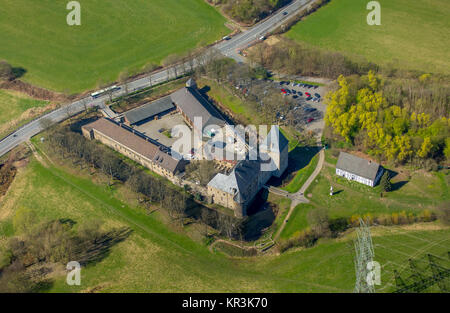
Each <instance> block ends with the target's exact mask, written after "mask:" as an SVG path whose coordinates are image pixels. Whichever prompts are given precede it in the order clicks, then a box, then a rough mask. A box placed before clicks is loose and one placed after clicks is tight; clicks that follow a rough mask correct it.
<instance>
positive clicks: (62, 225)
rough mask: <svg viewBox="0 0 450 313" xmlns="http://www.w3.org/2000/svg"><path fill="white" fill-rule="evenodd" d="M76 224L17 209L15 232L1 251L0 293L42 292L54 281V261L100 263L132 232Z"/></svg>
mask: <svg viewBox="0 0 450 313" xmlns="http://www.w3.org/2000/svg"><path fill="white" fill-rule="evenodd" d="M75 224H76V222H75V221H73V220H70V219H60V220H44V221H39V219H38V216H37V215H36V214H35V213H34V211H32V210H30V209H25V208H20V209H19V210H18V211H17V213H16V215H15V216H14V218H13V226H14V230H15V234H16V235H15V236H14V237H12V238H10V239H9V240H8V241H7V243H6V245H5V247H4V248H3V249H2V251H0V252H1V254H0V255H1V256H2V258H1V259H0V292H39V291H43V290H45V289H47V288H49V287H51V285H52V283H53V280H52V278H51V274H52V273H53V272H54V270H55V264H58V266H59V267H61V268H63V267H65V266H66V264H67V263H68V262H69V261H73V260H76V261H77V262H79V263H80V265H82V266H86V265H87V264H92V263H96V262H99V261H101V260H102V259H104V258H105V257H106V256H107V254H108V253H109V251H110V249H111V247H113V246H114V245H116V244H117V243H119V242H121V241H123V240H125V239H126V238H128V236H129V235H130V234H131V230H130V229H129V228H127V227H121V228H113V229H109V230H103V229H102V227H101V226H102V225H101V222H100V221H98V220H92V221H89V222H83V223H82V224H81V225H79V226H78V227H77V228H76V229H75V228H74V227H73V226H74V225H75Z"/></svg>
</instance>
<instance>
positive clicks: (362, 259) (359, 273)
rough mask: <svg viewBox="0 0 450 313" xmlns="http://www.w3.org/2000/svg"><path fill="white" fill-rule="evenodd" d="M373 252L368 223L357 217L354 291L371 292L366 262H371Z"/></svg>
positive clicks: (373, 288) (372, 285)
mask: <svg viewBox="0 0 450 313" xmlns="http://www.w3.org/2000/svg"><path fill="white" fill-rule="evenodd" d="M374 256H375V253H374V251H373V245H372V236H371V235H370V229H369V225H368V224H366V223H365V222H364V221H363V220H362V219H359V227H358V228H357V229H356V239H355V270H356V283H355V290H354V292H357V293H373V292H375V287H374V284H372V283H370V282H368V277H369V274H370V270H369V269H368V264H369V263H372V262H373V257H374Z"/></svg>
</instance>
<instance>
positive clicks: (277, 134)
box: [261, 125, 289, 152]
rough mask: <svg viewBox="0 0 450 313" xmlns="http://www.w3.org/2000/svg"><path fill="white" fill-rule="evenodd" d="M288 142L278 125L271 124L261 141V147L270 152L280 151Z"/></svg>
mask: <svg viewBox="0 0 450 313" xmlns="http://www.w3.org/2000/svg"><path fill="white" fill-rule="evenodd" d="M288 144H289V141H288V140H287V139H286V137H285V136H284V135H283V133H282V132H281V131H280V127H279V126H278V125H273V126H272V127H271V128H270V131H269V133H268V134H267V136H266V138H264V139H263V141H262V142H261V149H263V150H266V151H272V152H281V151H283V149H284V148H285V147H286V146H287V145H288Z"/></svg>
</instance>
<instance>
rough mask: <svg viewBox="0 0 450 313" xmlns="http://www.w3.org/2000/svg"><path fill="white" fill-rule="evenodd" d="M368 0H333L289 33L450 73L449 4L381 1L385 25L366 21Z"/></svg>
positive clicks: (312, 42)
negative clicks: (449, 47) (372, 24)
mask: <svg viewBox="0 0 450 313" xmlns="http://www.w3.org/2000/svg"><path fill="white" fill-rule="evenodd" d="M367 3H368V1H367V0H332V1H331V2H330V3H328V4H327V5H325V6H324V7H322V8H320V9H319V10H318V11H317V12H315V13H313V14H312V15H310V16H308V17H307V18H305V19H304V20H303V21H301V22H299V23H298V24H296V25H295V26H294V27H293V28H292V29H291V30H290V31H289V32H288V33H287V34H286V36H287V37H289V38H292V39H295V40H298V41H301V42H305V43H307V44H310V45H313V46H318V47H322V48H324V49H327V50H332V51H340V52H343V53H345V54H347V55H349V56H353V57H355V58H361V57H364V58H366V59H367V60H368V61H371V62H375V63H378V64H382V65H387V64H392V65H394V66H395V67H400V68H405V69H414V70H421V71H424V72H427V73H430V72H431V73H444V74H449V73H450V51H449V49H448V46H449V38H448V36H447V35H446V34H448V33H449V32H450V22H449V20H448V16H449V14H450V3H449V2H448V1H445V0H430V1H408V0H396V1H389V0H380V1H379V3H380V5H381V25H380V26H369V25H368V24H367V22H366V17H367V14H368V13H369V12H370V11H368V10H366V5H367Z"/></svg>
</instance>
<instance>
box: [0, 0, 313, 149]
mask: <svg viewBox="0 0 450 313" xmlns="http://www.w3.org/2000/svg"><path fill="white" fill-rule="evenodd" d="M312 1H313V0H296V1H294V2H292V3H291V4H290V5H288V6H286V7H284V8H282V9H280V10H279V11H277V12H275V13H274V14H273V15H272V16H270V17H269V18H267V19H265V20H263V21H261V22H260V23H258V24H256V25H255V26H253V27H251V28H249V29H248V30H246V31H245V32H242V33H240V34H238V35H236V36H234V37H233V38H232V39H230V40H227V41H222V42H219V43H218V44H216V45H215V46H213V48H215V49H217V50H218V51H220V52H221V53H222V54H223V55H225V56H227V57H231V58H234V59H236V60H238V61H241V60H240V56H239V55H238V54H237V50H239V49H242V48H245V47H247V46H248V45H249V44H251V43H252V42H253V41H255V40H258V39H259V38H260V37H261V36H264V35H266V34H267V33H268V32H270V31H271V30H273V29H275V28H276V27H278V26H279V25H280V24H282V22H284V21H285V20H286V19H289V18H290V17H292V16H293V15H294V14H295V13H296V12H298V11H299V10H300V9H302V8H303V7H305V6H306V5H308V4H309V3H310V2H312ZM283 12H287V13H288V14H287V15H283ZM197 63H198V61H197V60H194V66H196V64H197ZM183 68H184V67H183ZM181 73H182V70H181V66H180V68H179V70H178V74H181ZM168 75H169V71H168V70H167V69H164V70H162V71H159V72H155V73H152V74H150V75H149V76H146V77H142V78H139V79H136V80H134V81H131V82H129V83H127V85H128V90H129V91H133V90H137V89H142V88H146V87H149V86H150V84H152V85H154V84H157V83H161V82H164V81H167V80H168ZM150 78H151V82H150ZM121 87H122V88H121V90H118V91H117V92H115V93H114V94H113V96H114V97H117V96H120V95H123V94H125V91H124V89H125V88H123V86H121ZM108 97H109V96H103V97H100V98H98V99H95V100H94V99H92V98H91V97H87V98H83V99H81V100H78V101H75V102H72V103H69V104H66V105H63V106H62V107H61V108H59V109H57V110H54V111H52V112H50V113H47V114H45V115H43V116H41V117H39V118H37V119H35V120H33V121H31V122H30V123H28V124H26V125H24V126H22V127H21V128H19V129H18V130H16V131H15V132H14V133H12V134H10V135H9V136H7V137H5V138H3V139H2V140H1V141H0V157H1V156H3V155H4V154H6V153H8V152H9V151H10V150H11V149H13V148H15V147H16V146H18V145H19V144H21V143H23V142H25V141H26V140H29V139H30V138H31V137H33V136H35V135H37V134H39V133H40V132H41V131H42V130H43V129H44V128H45V125H48V122H51V123H59V122H62V121H64V120H65V119H67V118H68V117H70V116H74V115H76V114H78V113H80V112H82V111H83V110H84V109H85V108H86V107H88V108H90V107H95V106H99V107H104V105H105V102H106V100H107V99H108ZM44 119H45V120H46V122H43V120H44Z"/></svg>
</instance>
